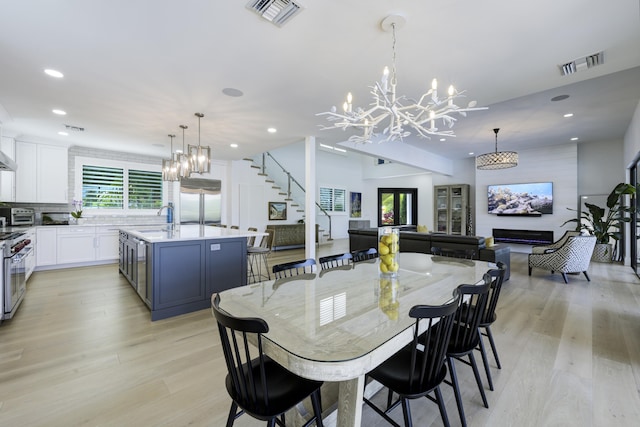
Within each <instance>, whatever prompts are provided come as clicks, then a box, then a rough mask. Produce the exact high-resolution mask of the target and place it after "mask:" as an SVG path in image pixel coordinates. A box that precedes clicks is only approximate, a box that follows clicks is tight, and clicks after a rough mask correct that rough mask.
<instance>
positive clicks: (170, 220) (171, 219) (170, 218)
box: [158, 202, 175, 230]
mask: <svg viewBox="0 0 640 427" xmlns="http://www.w3.org/2000/svg"><path fill="white" fill-rule="evenodd" d="M164 208H167V223H168V224H169V227H170V229H171V230H173V229H174V227H175V216H174V215H173V203H171V202H169V204H168V205H165V206H162V207H161V208H160V209H159V210H158V216H160V215H162V210H163V209H164Z"/></svg>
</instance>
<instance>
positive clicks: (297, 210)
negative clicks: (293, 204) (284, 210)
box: [296, 209, 304, 212]
mask: <svg viewBox="0 0 640 427" xmlns="http://www.w3.org/2000/svg"><path fill="white" fill-rule="evenodd" d="M296 212H304V209H296Z"/></svg>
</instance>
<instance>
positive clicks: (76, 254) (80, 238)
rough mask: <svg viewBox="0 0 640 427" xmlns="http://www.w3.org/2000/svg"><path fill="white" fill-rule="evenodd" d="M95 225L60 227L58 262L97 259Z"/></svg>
mask: <svg viewBox="0 0 640 427" xmlns="http://www.w3.org/2000/svg"><path fill="white" fill-rule="evenodd" d="M95 234H96V228H95V227H82V226H77V227H76V226H72V227H62V228H58V239H57V243H58V244H57V245H56V250H57V252H58V253H57V257H56V259H57V263H58V264H71V263H77V262H91V261H95V258H96V256H95V246H94V245H95V241H94V240H95Z"/></svg>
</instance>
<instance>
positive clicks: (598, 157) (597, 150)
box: [578, 140, 627, 195]
mask: <svg viewBox="0 0 640 427" xmlns="http://www.w3.org/2000/svg"><path fill="white" fill-rule="evenodd" d="M622 158H623V141H622V140H617V141H602V142H600V141H598V142H590V143H581V144H578V164H579V165H580V167H579V168H578V194H606V195H608V194H609V193H611V190H612V189H613V188H614V187H615V186H616V185H617V184H618V183H620V182H625V181H627V174H626V171H625V168H624V167H623V166H622V164H621V160H622Z"/></svg>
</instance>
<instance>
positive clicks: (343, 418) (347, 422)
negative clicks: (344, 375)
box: [337, 375, 365, 427]
mask: <svg viewBox="0 0 640 427" xmlns="http://www.w3.org/2000/svg"><path fill="white" fill-rule="evenodd" d="M364 380H365V378H364V375H361V376H359V377H357V378H353V379H350V380H347V381H341V382H340V385H339V387H338V422H337V425H338V427H354V426H360V421H361V420H362V404H363V399H362V398H363V396H364V383H365V381H364Z"/></svg>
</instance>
